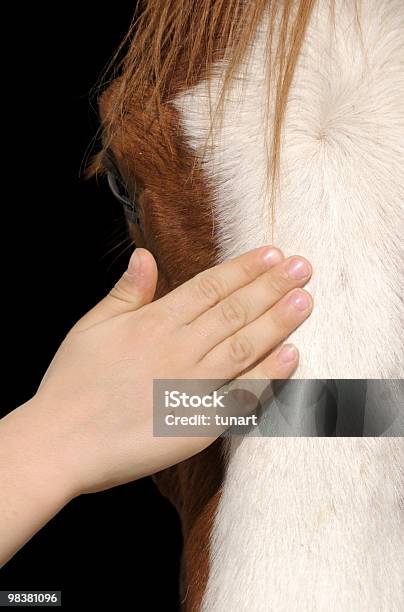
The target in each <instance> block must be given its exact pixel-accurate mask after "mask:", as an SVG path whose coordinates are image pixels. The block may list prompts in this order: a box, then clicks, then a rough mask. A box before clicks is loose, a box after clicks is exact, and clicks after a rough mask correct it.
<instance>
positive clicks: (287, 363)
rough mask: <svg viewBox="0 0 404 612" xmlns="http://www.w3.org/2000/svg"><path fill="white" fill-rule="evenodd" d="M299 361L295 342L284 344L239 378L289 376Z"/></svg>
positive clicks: (270, 378)
mask: <svg viewBox="0 0 404 612" xmlns="http://www.w3.org/2000/svg"><path fill="white" fill-rule="evenodd" d="M298 363H299V351H298V350H297V348H296V347H295V345H294V344H291V343H287V344H282V345H281V346H280V347H278V348H277V349H276V350H274V351H272V353H270V354H269V355H268V356H267V357H265V358H264V359H263V360H262V361H260V362H259V363H258V364H257V365H256V366H254V367H253V368H251V369H250V370H248V372H246V373H245V374H242V375H241V376H239V377H238V378H237V380H250V379H259V380H266V379H269V380H274V379H279V378H281V379H284V378H289V377H290V376H291V375H292V374H293V372H294V371H295V370H296V368H297V366H298Z"/></svg>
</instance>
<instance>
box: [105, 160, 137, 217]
mask: <svg viewBox="0 0 404 612" xmlns="http://www.w3.org/2000/svg"><path fill="white" fill-rule="evenodd" d="M107 178H108V185H109V187H110V189H111V191H112V193H113V194H114V196H115V197H116V199H117V200H119V202H120V203H121V204H122V205H123V208H124V211H125V215H126V218H127V219H128V221H130V222H131V223H136V224H137V225H140V219H139V214H138V211H137V207H136V201H135V199H133V198H131V197H130V194H129V193H128V189H127V187H126V185H125V183H124V182H123V181H122V178H121V177H120V176H119V175H118V174H116V173H115V172H112V171H111V170H108V171H107Z"/></svg>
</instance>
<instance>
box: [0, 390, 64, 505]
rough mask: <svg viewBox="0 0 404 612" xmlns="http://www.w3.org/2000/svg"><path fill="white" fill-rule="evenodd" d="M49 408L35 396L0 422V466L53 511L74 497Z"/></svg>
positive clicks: (28, 492) (34, 497) (61, 446)
mask: <svg viewBox="0 0 404 612" xmlns="http://www.w3.org/2000/svg"><path fill="white" fill-rule="evenodd" d="M51 416H52V415H51V412H50V410H49V407H47V406H46V405H45V404H44V401H43V399H42V398H41V397H39V396H37V395H36V396H34V397H33V398H32V399H31V400H29V401H28V402H26V403H25V404H23V405H21V406H19V407H18V408H16V409H15V410H13V411H12V412H11V413H9V414H8V415H7V416H6V417H4V418H3V419H1V421H0V440H1V443H0V448H1V450H0V465H2V466H4V469H5V470H7V471H8V472H9V473H10V474H11V475H13V474H16V475H17V478H16V483H17V485H18V486H19V487H20V488H21V489H24V495H25V496H26V497H27V498H30V499H33V500H38V502H41V503H44V504H45V505H46V506H48V507H49V508H52V507H53V508H55V512H56V511H57V510H58V509H60V508H61V507H63V506H64V505H65V504H66V503H68V502H69V501H70V500H71V499H72V498H73V497H75V487H74V483H73V479H72V478H71V477H70V473H69V470H68V466H67V462H66V461H65V458H64V453H63V445H62V443H61V439H59V436H58V432H57V429H56V428H55V427H54V423H53V419H52V418H51Z"/></svg>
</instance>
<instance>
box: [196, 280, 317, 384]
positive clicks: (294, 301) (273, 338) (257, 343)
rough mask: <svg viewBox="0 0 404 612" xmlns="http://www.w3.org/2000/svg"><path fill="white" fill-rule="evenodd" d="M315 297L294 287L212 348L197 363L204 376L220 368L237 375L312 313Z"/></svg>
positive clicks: (226, 373) (225, 376) (227, 373)
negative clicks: (263, 312) (264, 311)
mask: <svg viewBox="0 0 404 612" xmlns="http://www.w3.org/2000/svg"><path fill="white" fill-rule="evenodd" d="M312 308H313V300H312V298H311V296H310V294H309V293H307V291H305V290H304V289H293V290H292V291H290V292H289V293H288V294H287V295H286V296H284V297H283V298H282V299H281V300H279V302H277V303H276V304H275V305H274V306H273V307H272V308H271V309H270V310H268V311H267V312H266V313H265V314H263V315H261V316H260V317H259V318H258V319H256V320H255V321H253V322H252V323H250V324H249V325H247V326H246V327H244V328H243V329H242V330H240V331H238V332H236V333H235V334H233V335H232V336H230V337H229V338H226V340H224V341H223V342H221V343H220V344H218V345H217V346H215V347H214V348H213V349H212V350H211V351H209V352H208V353H207V354H206V355H205V356H204V357H203V358H202V359H201V360H200V361H199V363H198V367H201V366H202V368H203V370H204V372H205V374H204V376H205V378H209V375H211V377H212V378H214V374H215V372H216V373H217V372H221V376H223V377H224V378H229V379H230V378H235V377H236V376H238V375H239V374H240V373H243V372H244V371H245V370H246V369H247V368H249V367H250V366H252V365H254V364H256V363H257V361H258V360H260V359H262V358H263V357H264V356H265V355H266V354H268V353H269V352H270V351H271V350H272V349H273V348H274V347H276V346H277V345H278V344H279V343H280V342H282V341H283V340H284V339H285V338H286V337H287V336H288V335H289V334H290V333H291V332H292V331H293V330H294V329H296V327H298V326H299V325H301V323H303V321H305V319H307V317H308V316H309V315H310V313H311V311H312Z"/></svg>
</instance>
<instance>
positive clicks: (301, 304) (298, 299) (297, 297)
mask: <svg viewBox="0 0 404 612" xmlns="http://www.w3.org/2000/svg"><path fill="white" fill-rule="evenodd" d="M288 302H289V303H290V304H291V305H292V306H293V308H296V309H297V310H307V308H309V306H311V298H310V296H309V294H308V293H306V292H305V291H293V293H292V294H291V295H290V297H289V300H288Z"/></svg>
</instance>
